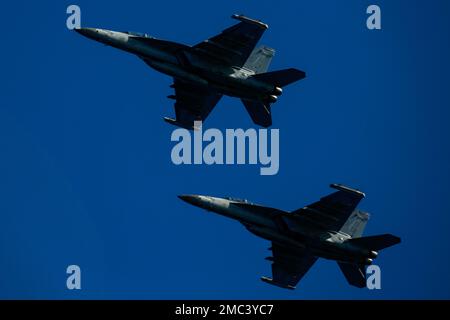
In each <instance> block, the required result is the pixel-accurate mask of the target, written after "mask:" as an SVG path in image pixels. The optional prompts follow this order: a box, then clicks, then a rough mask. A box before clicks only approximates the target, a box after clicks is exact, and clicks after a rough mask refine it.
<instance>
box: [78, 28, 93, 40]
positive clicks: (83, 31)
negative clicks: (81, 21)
mask: <svg viewBox="0 0 450 320" xmlns="http://www.w3.org/2000/svg"><path fill="white" fill-rule="evenodd" d="M74 30H75V31H76V32H78V33H79V34H81V35H82V36H85V37H87V38H94V37H95V35H96V34H97V33H98V31H97V29H94V28H76V29H74Z"/></svg>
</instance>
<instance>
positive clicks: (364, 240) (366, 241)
mask: <svg viewBox="0 0 450 320" xmlns="http://www.w3.org/2000/svg"><path fill="white" fill-rule="evenodd" d="M347 241H348V242H350V243H352V244H354V245H357V246H359V247H361V248H365V249H368V250H374V251H378V250H382V249H385V248H388V247H391V246H393V245H396V244H398V243H400V242H401V239H400V238H399V237H396V236H394V235H392V234H381V235H378V236H369V237H361V238H354V239H350V240H347Z"/></svg>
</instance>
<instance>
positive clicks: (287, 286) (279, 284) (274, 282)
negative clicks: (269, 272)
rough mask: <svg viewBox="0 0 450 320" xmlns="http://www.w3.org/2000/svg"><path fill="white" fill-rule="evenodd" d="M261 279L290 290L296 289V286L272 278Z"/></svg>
mask: <svg viewBox="0 0 450 320" xmlns="http://www.w3.org/2000/svg"><path fill="white" fill-rule="evenodd" d="M261 281H263V282H265V283H268V284H271V285H274V286H277V287H280V288H283V289H289V290H294V289H295V287H294V286H291V285H284V284H281V283H279V282H276V281H274V280H273V279H272V278H268V277H261Z"/></svg>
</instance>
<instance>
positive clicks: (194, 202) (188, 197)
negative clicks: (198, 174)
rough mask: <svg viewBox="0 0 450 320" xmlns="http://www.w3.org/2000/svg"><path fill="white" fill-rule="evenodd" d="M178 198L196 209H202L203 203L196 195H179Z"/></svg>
mask: <svg viewBox="0 0 450 320" xmlns="http://www.w3.org/2000/svg"><path fill="white" fill-rule="evenodd" d="M178 198H180V199H181V200H183V201H184V202H187V203H189V204H192V205H194V206H197V207H203V205H204V201H203V200H202V199H201V197H200V196H198V195H194V194H192V195H191V194H182V195H179V196H178Z"/></svg>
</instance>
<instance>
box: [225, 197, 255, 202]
mask: <svg viewBox="0 0 450 320" xmlns="http://www.w3.org/2000/svg"><path fill="white" fill-rule="evenodd" d="M225 199H227V200H230V201H235V202H241V203H248V204H252V203H251V202H250V201H248V200H247V199H240V198H234V197H226V198H225Z"/></svg>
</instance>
